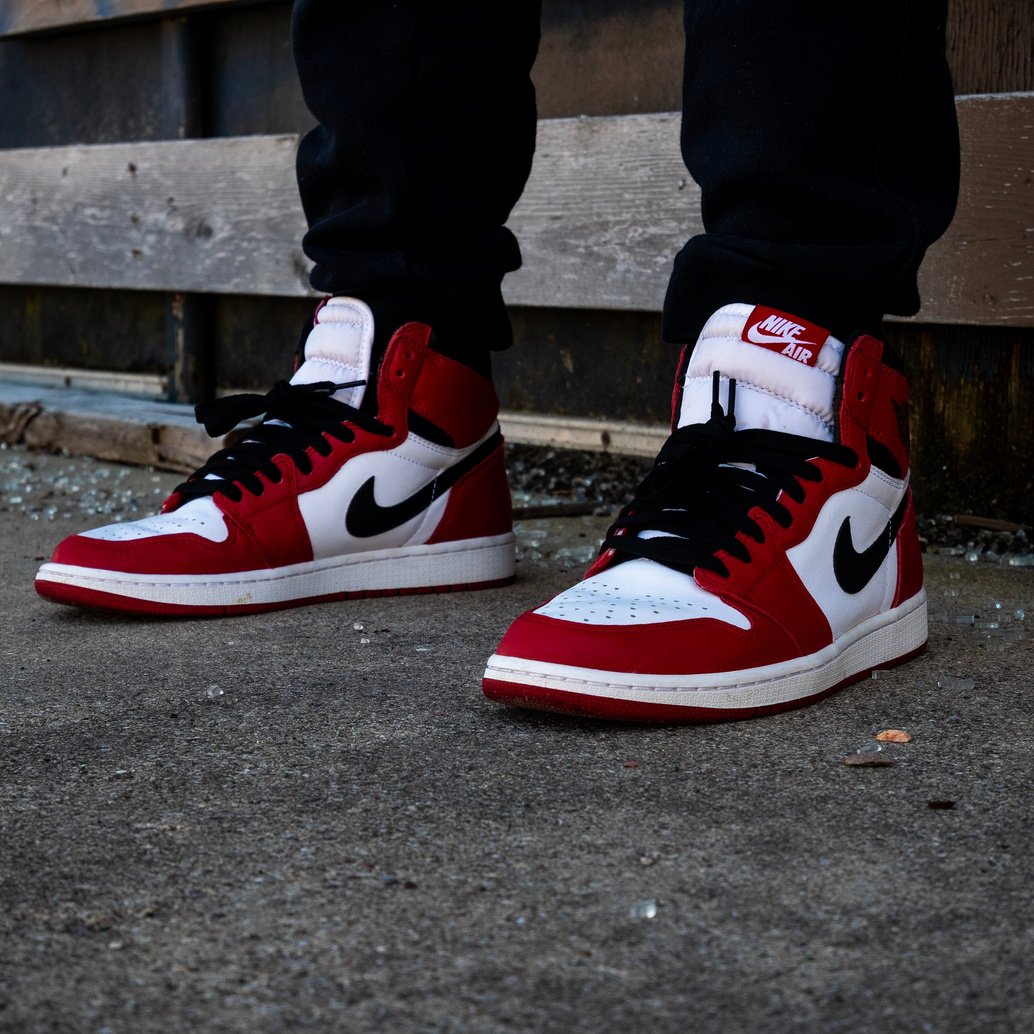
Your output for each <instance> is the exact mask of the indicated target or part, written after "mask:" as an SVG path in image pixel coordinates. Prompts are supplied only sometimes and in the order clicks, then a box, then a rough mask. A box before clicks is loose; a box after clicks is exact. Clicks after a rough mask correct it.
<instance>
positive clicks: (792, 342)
mask: <svg viewBox="0 0 1034 1034" xmlns="http://www.w3.org/2000/svg"><path fill="white" fill-rule="evenodd" d="M827 337H829V332H828V331H827V330H825V329H824V328H823V327H819V326H817V325H816V324H814V323H807V322H805V321H803V320H800V319H799V318H798V317H796V316H791V315H789V314H788V313H785V312H779V310H778V309H769V308H766V307H765V306H761V305H759V306H757V307H756V308H755V309H754V311H753V312H752V313H751V314H750V317H749V318H748V320H747V322H746V324H745V325H744V330H743V341H744V342H746V343H747V344H749V345H761V347H762V348H768V349H770V350H771V351H773V352H779V354H780V355H785V356H786V357H787V358H789V359H793V360H794V361H795V362H798V363H803V364H804V365H805V366H814V365H815V363H816V361H817V360H818V355H819V349H820V348H821V347H822V345H823V342H825V340H826V338H827Z"/></svg>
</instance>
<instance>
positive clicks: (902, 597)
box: [894, 489, 923, 607]
mask: <svg viewBox="0 0 1034 1034" xmlns="http://www.w3.org/2000/svg"><path fill="white" fill-rule="evenodd" d="M897 548H898V584H897V588H896V590H895V592H894V606H895V607H897V606H898V605H899V604H901V603H904V602H905V601H906V600H910V599H912V597H913V596H915V595H916V593H918V592H919V590H920V589H922V587H923V555H922V553H921V552H920V549H919V532H918V530H917V528H916V512H915V502H914V501H913V499H912V491H911V489H909V493H908V507H907V509H906V510H905V517H904V520H903V521H902V522H901V530H900V531H899V532H898V542H897Z"/></svg>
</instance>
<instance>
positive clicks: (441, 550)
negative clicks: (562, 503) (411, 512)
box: [36, 532, 515, 607]
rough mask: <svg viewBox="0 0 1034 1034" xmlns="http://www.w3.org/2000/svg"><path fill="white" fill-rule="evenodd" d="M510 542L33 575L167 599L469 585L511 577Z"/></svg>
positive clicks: (225, 602)
mask: <svg viewBox="0 0 1034 1034" xmlns="http://www.w3.org/2000/svg"><path fill="white" fill-rule="evenodd" d="M513 544H514V537H513V533H512V532H508V533H506V534H504V535H492V536H487V537H484V538H476V539H464V540H461V541H458V542H440V543H436V544H434V545H425V546H405V547H400V548H396V549H378V550H371V551H369V552H365V553H354V554H349V555H347V556H337V557H330V558H328V559H325V560H315V561H309V562H307V563H302V564H292V565H290V566H287V567H278V568H273V569H269V568H267V569H263V570H257V571H234V572H231V573H230V574H205V575H198V574H185V575H172V574H154V575H149V574H128V573H126V572H124V571H101V570H97V569H96V568H91V567H76V566H73V565H70V564H44V565H43V566H42V567H41V568H40V569H39V573H38V574H37V575H36V581H37V582H51V583H56V584H59V585H73V586H78V587H80V588H84V589H92V590H94V591H96V592H106V593H112V594H113V595H117V596H125V597H128V598H130V599H136V600H147V601H150V602H155V603H167V604H170V605H179V606H193V607H203V606H217V607H226V606H250V605H256V604H258V605H261V604H265V603H282V602H285V601H287V600H297V599H307V598H309V597H313V596H329V595H333V594H335V593H343V592H376V591H379V590H391V589H419V588H424V587H431V586H447V585H472V584H477V583H479V582H492V581H498V580H501V579H506V578H512V577H513V574H514V562H515V561H514V545H513Z"/></svg>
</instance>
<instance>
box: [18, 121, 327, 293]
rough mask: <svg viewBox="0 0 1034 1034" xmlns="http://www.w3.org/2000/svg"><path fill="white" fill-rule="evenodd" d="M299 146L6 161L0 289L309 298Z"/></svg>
mask: <svg viewBox="0 0 1034 1034" xmlns="http://www.w3.org/2000/svg"><path fill="white" fill-rule="evenodd" d="M297 145H298V141H297V137H295V136H293V135H292V136H269V137H238V138H232V139H219V140H172V141H160V142H146V143H132V144H103V145H95V146H92V147H89V146H87V147H59V148H33V149H25V150H14V151H7V152H0V282H3V283H11V284H32V283H37V284H49V285H53V286H68V287H76V286H79V287H118V288H129V289H139V290H153V291H170V292H190V291H197V292H222V293H227V294H260V295H264V294H274V295H299V294H306V293H308V292H309V287H308V270H309V264H308V261H307V260H306V259H305V256H304V255H303V254H302V251H301V246H300V242H301V237H302V234H303V232H304V230H305V219H304V216H303V215H302V211H301V206H300V205H299V202H298V196H297V189H296V187H295V183H294V155H295V151H296V149H297ZM8 216H10V218H8Z"/></svg>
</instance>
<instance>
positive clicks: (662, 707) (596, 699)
mask: <svg viewBox="0 0 1034 1034" xmlns="http://www.w3.org/2000/svg"><path fill="white" fill-rule="evenodd" d="M842 638H843V639H844V640H845V641H843V642H842V643H834V644H830V646H829V647H827V648H825V650H823V651H819V653H817V654H815V655H812V656H811V657H803V658H798V659H797V660H796V661H793V662H786V663H783V664H775V665H769V666H767V667H760V668H753V669H746V670H743V671H738V672H737V671H733V672H727V673H714V674H710V675H684V676H673V675H666V676H660V675H648V674H635V673H621V672H607V671H597V670H594V669H585V668H574V667H568V666H565V665H562V664H555V663H547V662H542V661H533V660H525V659H522V658H515V657H508V656H505V655H498V654H497V655H495V656H493V657H491V658H490V659H489V662H488V667H487V669H486V671H485V676H484V680H483V682H482V689H483V691H484V694H485V696H487V697H488V698H489V699H490V700H494V701H495V702H497V703H500V704H504V705H506V706H508V707H518V708H526V709H530V710H535V711H549V712H552V713H554V714H569V715H576V716H579V717H582V718H602V719H608V720H612V721H625V722H658V723H676V722H678V723H700V722H721V721H736V720H740V719H744V718H758V717H762V716H764V715H771V714H777V713H779V712H782V711H789V710H793V709H794V708H798V707H804V706H806V705H808V704H812V703H814V702H816V701H818V700H821V699H822V698H823V697H827V696H829V695H830V694H831V693H835V692H836V691H837V690H839V689H842V688H843V687H845V686H848V685H851V684H853V683H855V682H860V681H862V680H863V679H865V678H867V677H868V676H869V675H871V673H872V672H873V671H875V670H877V669H882V668H891V667H894V666H896V665H898V664H903V663H905V662H906V661H908V660H911V659H912V658H913V657H916V656H918V655H919V654H920V653H922V652H923V651H924V650H925V649H926V639H927V623H926V598H925V593H922V592H921V593H920V594H919V595H918V596H916V597H913V599H912V600H910V601H907V603H906V604H904V605H902V606H901V607H899V608H897V610H896V611H892V612H888V613H886V614H881V615H874V616H873V617H872V618H870V619H869V620H868V621H867V622H864V623H863V624H862V625H861V626H860V627H859V628H858V629H856V630H853V633H852V635H851V636H850V637H848V636H845V637H842Z"/></svg>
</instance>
